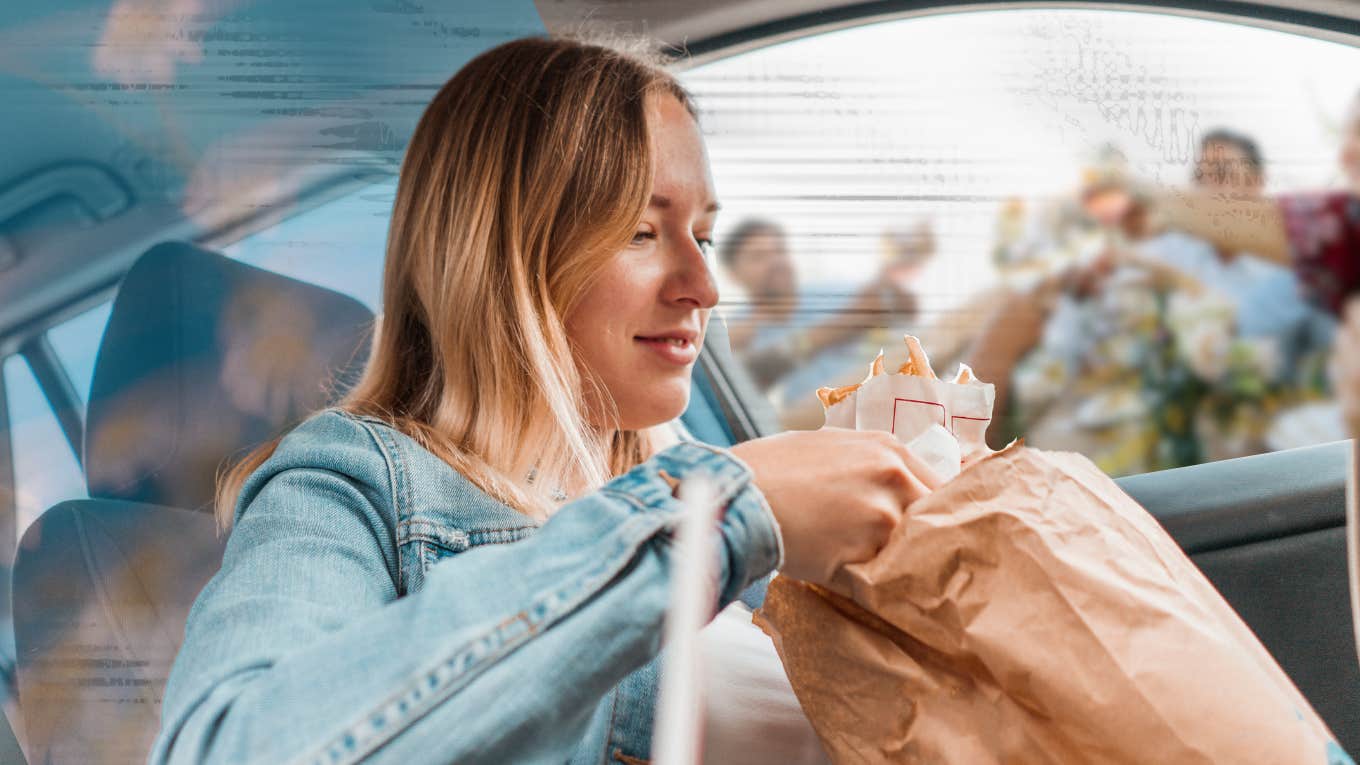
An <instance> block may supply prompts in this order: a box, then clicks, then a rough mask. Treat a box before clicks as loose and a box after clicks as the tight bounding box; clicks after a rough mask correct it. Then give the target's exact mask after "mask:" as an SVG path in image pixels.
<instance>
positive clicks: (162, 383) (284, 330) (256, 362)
mask: <svg viewBox="0 0 1360 765" xmlns="http://www.w3.org/2000/svg"><path fill="white" fill-rule="evenodd" d="M372 327H373V314H372V313H371V312H370V311H369V310H368V309H367V308H366V307H365V306H364V305H363V304H362V303H360V302H359V301H357V300H354V299H353V298H350V297H346V296H344V295H341V294H339V293H336V292H332V291H330V290H327V289H323V288H321V287H317V286H315V285H311V284H307V283H304V282H300V281H297V280H295V279H290V278H287V277H284V276H280V275H278V274H275V273H272V272H269V271H265V270H263V269H259V268H255V267H253V266H249V265H246V264H243V263H239V262H237V261H234V260H231V259H229V258H226V257H224V256H222V255H218V254H216V253H213V252H209V251H207V250H203V249H199V248H197V247H194V246H192V245H188V244H183V243H177V242H170V243H165V244H159V245H156V246H155V247H153V248H151V249H150V250H148V251H147V252H146V253H145V254H143V255H142V256H141V258H139V259H138V260H137V262H136V263H135V264H134V265H133V266H132V268H131V269H130V270H129V271H128V273H127V275H126V276H124V278H123V282H122V284H121V285H120V286H119V288H118V294H117V297H116V298H115V299H114V303H113V311H112V314H111V315H110V317H109V322H108V325H107V326H106V327H105V329H104V337H103V340H102V342H101V343H100V346H99V355H98V356H97V358H96V361H95V371H94V380H93V382H92V384H91V386H90V401H89V407H88V410H87V418H86V429H85V476H86V483H87V486H88V489H89V493H90V496H91V497H92V498H96V499H100V498H102V499H120V500H129V501H134V502H145V503H150V504H156V505H165V506H169V507H180V508H186V509H195V510H198V509H207V508H210V507H211V503H212V498H213V492H214V488H215V483H216V478H217V474H218V471H219V470H220V468H221V467H222V466H223V465H224V464H225V463H226V461H227V460H229V459H235V458H239V457H241V456H244V454H245V452H246V451H247V450H249V449H250V448H251V447H253V446H255V445H257V444H261V443H264V442H266V441H269V440H270V439H272V438H274V437H276V436H277V435H279V434H280V433H282V432H283V431H284V430H286V429H287V428H288V427H289V426H291V425H292V424H294V423H296V422H298V421H300V420H301V419H302V418H304V417H305V416H306V415H307V414H309V413H310V412H313V411H315V410H317V409H320V408H323V407H325V406H326V405H328V404H329V403H331V402H333V401H334V400H335V399H336V398H338V397H339V395H340V394H341V393H343V391H345V390H347V389H348V388H349V387H350V386H351V385H353V383H354V382H355V381H357V379H358V376H359V374H360V373H361V372H362V370H363V365H364V362H365V361H366V360H367V357H368V347H369V338H370V333H371V330H372Z"/></svg>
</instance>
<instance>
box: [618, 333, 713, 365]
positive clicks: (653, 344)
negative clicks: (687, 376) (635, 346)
mask: <svg viewBox="0 0 1360 765" xmlns="http://www.w3.org/2000/svg"><path fill="white" fill-rule="evenodd" d="M633 341H634V342H636V343H640V344H642V346H643V347H645V348H647V349H648V350H650V351H651V352H653V353H655V354H656V355H657V356H659V357H660V358H661V359H662V360H664V361H667V362H669V363H671V364H675V365H677V366H684V365H686V364H692V363H694V360H695V359H697V358H699V347H698V346H697V345H695V344H694V341H692V340H690V339H689V338H687V337H635V338H633Z"/></svg>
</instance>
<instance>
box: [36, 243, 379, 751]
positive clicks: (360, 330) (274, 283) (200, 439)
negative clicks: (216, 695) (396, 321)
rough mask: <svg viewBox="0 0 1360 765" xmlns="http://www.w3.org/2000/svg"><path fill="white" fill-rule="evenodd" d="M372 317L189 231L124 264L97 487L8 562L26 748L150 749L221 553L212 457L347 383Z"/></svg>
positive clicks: (57, 514) (97, 413) (97, 438)
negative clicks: (196, 606)
mask: <svg viewBox="0 0 1360 765" xmlns="http://www.w3.org/2000/svg"><path fill="white" fill-rule="evenodd" d="M372 323H373V316H372V314H371V313H370V312H369V311H368V309H367V308H365V307H364V306H363V305H362V304H360V303H358V302H357V301H355V300H353V299H351V298H348V297H345V296H343V295H340V294H338V293H335V292H331V291H329V290H325V289H321V288H319V287H316V286H313V285H309V284H305V283H303V282H299V281H296V280H293V279H288V278H285V277H282V276H279V275H277V274H274V273H270V272H268V271H264V270H261V269H258V268H254V267H251V266H248V265H244V264H241V263H238V262H235V261H232V260H230V259H228V258H225V257H223V256H221V255H218V254H215V253H211V252H208V251H205V250H201V249H198V248H196V247H193V246H190V245H186V244H178V243H168V244H162V245H158V246H156V247H154V248H152V249H151V250H149V251H147V252H146V253H145V254H144V255H143V256H142V257H141V258H140V259H139V260H138V261H137V263H136V264H135V265H134V266H133V267H132V268H131V269H130V270H129V272H128V273H127V275H126V276H125V277H124V280H123V282H122V284H121V285H120V286H119V290H118V294H117V296H116V298H115V301H114V305H113V310H112V313H111V315H110V318H109V323H108V325H107V327H106V329H105V332H104V336H103V339H102V341H101V343H100V348H99V354H98V358H97V361H96V364H95V373H94V380H93V383H92V386H91V394H90V403H89V407H88V411H87V418H86V419H87V423H88V427H87V430H86V438H85V466H86V483H87V487H88V490H89V496H90V498H89V499H82V500H74V501H68V502H63V503H61V504H59V505H57V506H55V507H53V508H51V509H50V510H48V511H47V512H46V513H44V514H43V515H42V516H41V517H40V518H39V519H38V520H37V521H36V522H34V523H33V524H32V525H31V526H30V527H29V529H28V530H27V531H26V532H25V534H24V536H23V540H22V542H21V543H20V547H19V552H18V556H17V559H16V562H15V569H14V580H13V598H14V623H15V639H16V648H17V656H18V668H17V670H18V672H17V674H18V687H19V704H20V710H21V713H22V717H23V721H24V732H25V734H26V735H25V739H26V745H27V748H28V755H29V759H30V762H33V763H81V764H82V765H83V764H85V763H114V762H117V763H124V762H127V763H132V762H136V763H141V762H145V759H146V755H147V751H148V749H149V746H150V744H151V741H152V740H153V738H154V736H155V733H156V730H157V728H158V727H159V721H160V701H161V694H162V691H163V688H164V684H165V679H166V676H167V673H168V671H169V669H170V666H171V664H172V662H173V661H174V656H175V653H176V652H177V651H178V649H179V646H180V643H181V641H182V638H183V630H184V622H185V619H186V617H187V615H188V611H189V608H190V606H191V604H192V603H193V600H194V598H195V597H196V596H197V594H198V592H199V590H200V589H201V588H202V587H203V585H204V584H205V583H206V582H207V581H208V579H209V578H211V576H212V575H213V573H215V572H216V570H217V568H218V566H219V565H220V561H221V555H222V548H223V544H224V540H223V539H222V538H221V537H220V535H219V533H218V531H217V527H216V523H215V521H214V519H213V516H212V513H211V505H212V498H213V492H214V485H215V480H216V474H217V471H218V470H219V469H220V467H221V466H222V465H223V464H224V463H225V462H226V461H227V460H228V459H230V458H232V457H233V456H239V455H240V454H242V453H244V451H245V450H247V449H249V448H250V447H252V446H254V445H255V444H259V443H263V442H265V441H268V440H270V439H272V438H273V437H275V436H276V435H278V434H279V433H281V432H283V431H284V430H285V429H286V428H287V427H289V426H290V425H291V424H293V423H295V422H296V421H298V420H300V419H301V418H302V417H304V416H306V414H307V413H309V412H311V411H314V410H316V409H318V408H321V407H324V406H325V405H326V404H327V403H329V402H330V401H331V400H333V399H334V398H335V397H336V396H337V395H338V394H339V393H340V392H341V391H343V390H344V389H346V388H347V387H348V386H349V385H351V384H352V383H353V382H354V381H355V380H356V379H357V375H358V373H359V372H360V371H361V370H362V366H363V363H364V361H365V360H366V358H367V349H368V335H369V332H370V331H371V328H372Z"/></svg>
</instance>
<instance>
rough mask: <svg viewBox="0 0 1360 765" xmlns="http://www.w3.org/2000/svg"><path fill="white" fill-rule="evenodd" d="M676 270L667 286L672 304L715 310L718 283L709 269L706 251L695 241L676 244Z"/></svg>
mask: <svg viewBox="0 0 1360 765" xmlns="http://www.w3.org/2000/svg"><path fill="white" fill-rule="evenodd" d="M676 249H677V252H675V253H674V259H673V262H674V263H675V268H674V271H673V272H672V273H671V275H670V278H669V279H668V280H667V281H668V286H667V293H668V294H667V295H666V298H667V300H668V301H669V302H675V303H689V304H692V305H693V306H694V307H696V308H712V307H713V306H715V305H717V304H718V283H717V281H716V280H715V279H714V278H713V271H712V270H711V269H710V268H709V263H708V258H707V257H706V256H705V254H704V251H703V248H701V247H700V246H699V243H698V242H695V241H694V240H693V239H689V240H688V241H686V242H684V243H681V244H679V245H677V247H676Z"/></svg>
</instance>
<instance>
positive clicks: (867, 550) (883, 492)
mask: <svg viewBox="0 0 1360 765" xmlns="http://www.w3.org/2000/svg"><path fill="white" fill-rule="evenodd" d="M732 453H733V454H735V455H737V457H739V458H741V460H742V461H743V462H745V463H746V464H747V465H749V466H750V467H751V470H752V471H753V472H754V473H755V482H756V486H757V487H758V488H759V489H760V491H761V492H762V493H764V495H765V499H766V500H767V501H768V502H769V503H770V508H771V509H772V510H774V514H775V517H776V518H777V519H778V520H779V527H780V531H781V532H782V534H783V537H784V568H783V573H785V574H787V575H788V576H791V577H794V578H797V579H803V580H806V581H809V582H814V583H817V584H823V585H830V584H831V580H832V577H833V576H835V574H836V572H837V571H838V570H840V568H841V567H842V566H844V565H845V564H847V563H858V562H861V561H866V560H869V559H870V558H873V557H874V556H875V555H877V554H878V551H879V550H881V549H882V548H883V545H884V544H886V543H887V541H888V535H889V534H891V533H892V530H893V528H894V527H895V526H896V525H897V521H898V520H899V519H900V518H901V517H902V512H903V511H904V510H905V509H906V507H907V506H908V505H910V504H911V503H912V502H915V501H916V500H918V499H920V498H922V497H924V496H925V495H927V494H929V493H930V490H931V489H932V488H934V487H935V486H937V485H938V484H939V480H938V479H937V478H936V477H935V476H934V475H933V474H932V473H931V471H930V469H929V468H927V467H926V466H925V465H924V464H923V463H922V462H921V461H920V460H919V459H917V458H916V457H915V456H914V455H912V454H911V452H909V451H907V448H906V447H905V446H903V445H902V444H901V443H898V441H897V440H896V439H895V438H893V437H892V435H890V434H888V433H883V432H859V431H853V430H840V429H837V428H825V429H822V430H817V431H796V432H789V433H782V434H780V435H777V436H770V437H768V438H758V439H755V440H753V441H747V442H745V443H742V444H738V445H737V446H735V447H733V448H732Z"/></svg>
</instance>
